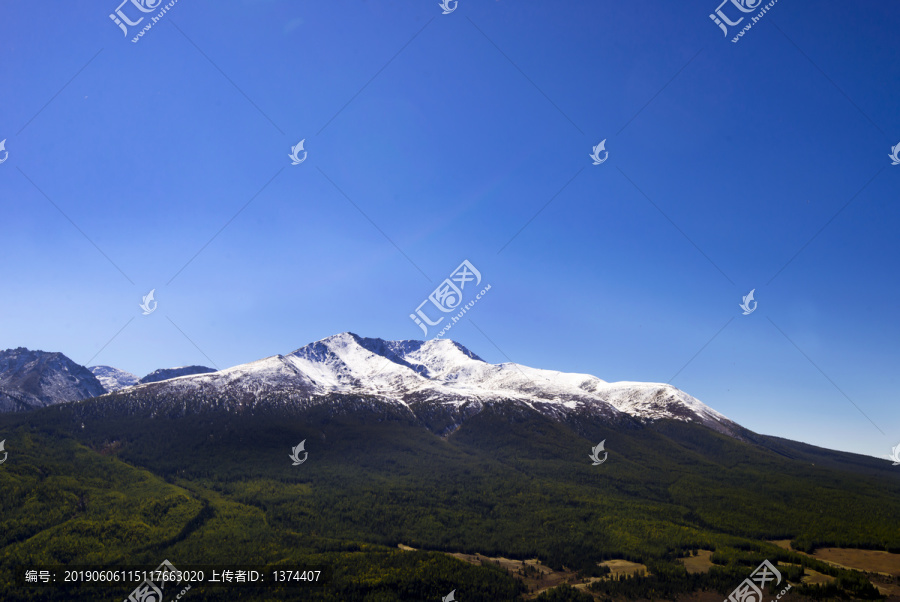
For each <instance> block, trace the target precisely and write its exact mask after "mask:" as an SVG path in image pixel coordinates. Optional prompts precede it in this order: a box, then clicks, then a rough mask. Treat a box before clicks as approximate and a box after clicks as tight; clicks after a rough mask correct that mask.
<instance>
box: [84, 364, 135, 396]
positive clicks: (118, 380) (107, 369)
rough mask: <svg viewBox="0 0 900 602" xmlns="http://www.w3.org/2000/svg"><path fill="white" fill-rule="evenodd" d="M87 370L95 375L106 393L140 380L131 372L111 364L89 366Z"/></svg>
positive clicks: (132, 384) (129, 385) (130, 385)
mask: <svg viewBox="0 0 900 602" xmlns="http://www.w3.org/2000/svg"><path fill="white" fill-rule="evenodd" d="M88 370H90V371H91V373H92V374H93V375H94V376H96V377H97V380H99V381H100V384H101V385H103V388H104V389H106V392H107V393H111V392H113V391H118V390H119V389H124V388H125V387H132V386H134V385H136V384H138V382H140V379H139V378H138V377H137V376H135V375H134V374H132V373H131V372H125V371H124V370H119V369H118V368H113V367H112V366H91V367H90V368H88Z"/></svg>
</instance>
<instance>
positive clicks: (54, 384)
mask: <svg viewBox="0 0 900 602" xmlns="http://www.w3.org/2000/svg"><path fill="white" fill-rule="evenodd" d="M105 392H106V391H105V390H104V388H103V385H102V384H101V383H100V381H99V380H97V378H96V377H95V376H94V375H93V374H91V371H90V370H88V369H87V368H85V367H84V366H81V365H78V364H76V363H75V362H73V361H72V360H70V359H69V358H67V357H66V356H65V355H63V354H62V353H54V352H46V351H31V350H29V349H25V348H24V347H19V348H17V349H7V350H5V351H0V412H11V411H22V410H30V409H33V408H40V407H44V406H48V405H53V404H57V403H65V402H68V401H79V400H82V399H88V398H91V397H97V396H98V395H103V394H104V393H105Z"/></svg>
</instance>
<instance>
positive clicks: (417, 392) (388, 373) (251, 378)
mask: <svg viewBox="0 0 900 602" xmlns="http://www.w3.org/2000/svg"><path fill="white" fill-rule="evenodd" d="M335 397H340V398H341V399H344V400H345V402H346V400H348V399H351V398H352V399H356V400H357V401H360V400H365V401H364V403H366V404H379V405H383V406H387V407H390V408H392V411H396V412H400V413H405V414H407V415H409V416H410V417H413V418H414V419H416V420H419V421H421V422H423V423H425V424H427V425H429V427H430V428H432V429H433V430H436V431H440V432H450V431H452V430H454V429H455V428H458V426H459V425H460V424H462V422H463V421H464V420H466V419H467V418H468V417H470V416H472V415H474V414H476V413H478V412H480V411H482V409H483V408H484V407H485V406H486V405H491V404H496V403H507V404H513V405H517V406H522V407H524V408H528V409H530V410H533V411H536V412H538V413H540V414H542V415H546V416H552V417H555V419H564V418H566V417H571V416H576V415H591V416H598V417H602V418H603V419H605V420H607V421H608V422H611V423H613V422H621V421H638V422H647V421H655V420H661V419H664V418H670V419H674V420H681V421H685V422H693V423H697V424H702V425H704V426H706V427H708V428H711V429H713V430H716V431H718V432H721V433H726V434H729V435H732V436H740V433H741V428H740V426H739V425H737V424H735V423H733V422H731V421H730V420H728V419H727V418H726V417H725V416H723V415H721V414H719V413H718V412H716V411H715V410H713V409H712V408H710V407H708V406H706V405H705V404H703V403H701V402H700V401H699V400H697V399H695V398H693V397H691V396H690V395H688V394H686V393H684V392H683V391H680V390H678V389H676V388H675V387H673V386H671V385H666V384H660V383H637V382H619V383H608V382H606V381H604V380H601V379H599V378H597V377H595V376H591V375H589V374H571V373H562V372H557V371H552V370H541V369H537V368H530V367H528V366H523V365H520V364H515V363H504V364H489V363H487V362H485V361H484V360H482V359H481V358H479V357H478V356H477V355H475V354H474V353H472V352H471V351H469V350H468V349H466V348H465V347H463V346H462V345H459V344H458V343H455V342H453V341H449V340H432V341H384V340H381V339H370V338H363V337H359V336H357V335H355V334H352V333H342V334H339V335H334V336H331V337H328V338H325V339H322V340H321V341H317V342H315V343H311V344H309V345H306V346H304V347H301V348H300V349H297V350H296V351H294V352H292V353H290V354H288V355H284V356H283V355H276V356H272V357H269V358H265V359H262V360H258V361H256V362H251V363H249V364H243V365H240V366H235V367H233V368H228V369H226V370H220V371H218V372H213V373H209V374H200V375H194V376H186V377H182V378H177V379H174V380H169V381H166V382H163V383H155V384H147V385H141V386H138V387H135V388H133V389H129V390H127V391H122V392H120V393H119V394H117V403H120V404H124V405H126V406H127V405H135V406H140V407H147V406H148V404H150V405H154V404H156V405H160V404H162V406H167V407H183V408H186V409H191V410H192V411H193V410H198V409H200V408H202V407H203V406H207V407H218V408H230V409H233V410H238V409H246V408H256V407H258V406H259V405H265V404H270V405H271V404H275V405H285V404H287V405H291V404H293V405H298V406H299V407H309V406H314V405H317V404H320V403H333V401H334V399H335Z"/></svg>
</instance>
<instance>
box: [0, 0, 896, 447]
mask: <svg viewBox="0 0 900 602" xmlns="http://www.w3.org/2000/svg"><path fill="white" fill-rule="evenodd" d="M136 1H137V0H136ZM151 3H152V1H151ZM89 4H90V5H91V6H90V8H87V7H86V6H87V5H86V4H82V3H71V2H68V3H61V2H60V3H34V2H26V1H24V0H7V1H6V2H4V3H3V4H2V5H0V49H2V54H3V58H2V61H0V139H4V138H5V139H6V150H7V151H8V152H9V156H8V159H7V160H6V161H5V162H4V163H2V164H0V215H2V218H0V239H2V241H3V248H4V249H5V253H4V256H5V260H4V261H3V262H2V263H0V282H2V289H0V348H5V347H18V346H24V347H29V348H32V349H43V350H48V351H62V352H63V353H65V354H66V355H68V356H69V357H71V358H72V359H73V360H75V361H76V362H78V363H82V364H86V365H96V364H107V365H112V366H116V367H119V368H122V369H125V370H128V371H131V372H134V373H136V374H138V375H143V374H146V373H148V372H150V371H152V370H154V369H156V368H161V367H170V366H178V365H185V364H205V365H211V364H212V365H215V366H216V367H219V368H224V367H228V366H232V365H236V364H239V363H244V362H248V361H252V360H255V359H258V358H261V357H265V356H269V355H273V354H276V353H288V352H290V351H292V350H294V349H296V348H298V347H301V346H303V345H305V344H307V343H309V342H311V341H314V340H318V339H320V338H323V337H326V336H329V335H332V334H336V333H339V332H343V331H352V332H355V333H357V334H360V335H363V336H369V337H381V338H385V339H416V338H422V332H421V330H419V328H418V327H417V326H416V325H415V324H414V323H413V322H412V320H410V318H409V314H410V313H411V312H412V311H413V310H414V309H415V308H416V307H417V306H418V305H419V303H421V302H422V301H423V300H424V299H426V298H427V296H428V294H429V293H431V292H432V291H433V290H434V288H435V287H436V286H437V285H438V283H439V282H440V281H441V280H443V279H444V278H446V277H447V276H448V275H449V274H450V272H451V271H452V270H453V269H454V268H455V267H456V266H457V265H459V264H460V262H461V261H462V260H464V259H468V260H469V261H471V262H472V263H473V264H474V265H475V266H476V267H477V268H478V269H479V270H480V271H481V273H482V275H483V278H484V280H483V284H485V283H490V284H491V287H492V288H491V290H490V292H489V293H488V294H487V295H486V296H485V297H484V298H483V299H482V300H480V301H479V302H478V304H477V305H475V307H473V308H472V309H471V310H470V311H469V313H468V314H466V316H465V318H464V320H463V321H462V322H461V323H459V324H457V325H456V326H454V328H453V330H452V332H451V333H449V334H448V337H449V338H453V339H455V340H458V341H459V342H461V343H462V344H464V345H466V346H467V347H468V348H470V349H471V350H472V351H474V352H475V353H477V354H478V355H480V356H481V357H482V358H484V359H485V360H487V361H490V362H495V363H498V362H504V361H515V362H519V363H522V364H526V365H530V366H535V367H542V368H548V369H554V370H561V371H568V372H585V373H590V374H594V375H596V376H598V377H600V378H603V379H605V380H608V381H616V380H638V381H653V382H672V384H674V385H676V386H678V387H679V388H681V389H683V390H685V391H687V392H689V393H690V394H692V395H694V396H695V397H697V398H699V399H700V400H701V401H703V402H705V403H707V404H708V405H710V406H712V407H713V408H715V409H717V410H719V411H720V412H722V413H724V414H725V415H727V416H728V417H730V418H732V419H733V420H736V421H737V422H739V423H741V424H743V425H744V426H746V427H748V428H750V429H753V430H755V431H757V432H761V433H766V434H772V435H778V436H782V437H787V438H790V439H795V440H800V441H805V442H809V443H813V444H815V445H820V446H824V447H829V448H834V449H841V450H849V451H856V452H860V453H866V454H870V455H876V456H884V455H886V454H888V453H889V452H890V448H891V447H892V446H894V445H897V444H898V442H900V404H898V397H897V390H898V384H900V383H898V374H900V370H898V363H900V344H898V341H900V319H898V310H897V307H896V304H897V299H898V298H900V284H898V279H897V273H898V270H897V267H898V265H897V264H898V258H900V237H898V235H897V231H898V225H900V207H898V194H897V193H898V190H900V166H892V165H891V161H890V159H889V158H888V155H889V154H890V152H891V147H892V146H893V145H895V144H898V143H900V111H898V107H900V45H898V44H897V35H896V34H897V31H898V30H900V6H898V5H897V4H896V3H883V2H876V1H874V0H867V1H865V2H859V3H845V2H838V1H823V2H818V3H815V4H809V3H798V2H789V1H786V0H782V1H781V2H778V3H776V4H775V5H774V7H773V8H772V9H771V10H770V11H769V13H768V14H766V15H765V16H764V17H763V18H762V19H761V20H760V21H759V22H758V23H757V24H755V25H754V27H753V28H752V29H750V30H749V31H748V32H747V33H746V34H745V35H744V37H743V38H741V39H740V41H739V42H738V43H732V42H731V41H730V36H729V38H725V37H723V34H722V31H721V30H720V29H718V27H716V25H715V24H714V23H713V22H712V21H711V20H710V18H709V14H710V13H711V12H713V11H714V10H715V9H716V8H717V5H718V2H717V1H716V0H711V1H707V0H689V1H686V2H678V3H672V2H661V1H650V2H641V3H631V2H629V3H626V2H611V1H598V0H589V1H578V2H575V1H572V2H557V3H550V2H546V1H539V0H519V1H516V2H511V1H509V0H496V1H485V0H482V1H480V2H475V1H474V0H459V4H458V7H457V9H456V10H455V11H454V12H453V13H451V14H448V15H442V14H441V9H440V8H439V7H438V0H422V1H417V2H396V1H382V2H360V1H350V0H329V1H328V2H325V1H320V0H302V1H297V0H290V1H289V0H283V1H276V0H244V1H234V2H228V3H222V2H208V1H206V2H204V1H198V0H191V1H190V2H188V1H186V0H182V1H180V2H178V3H176V4H175V5H174V6H173V7H172V8H171V9H170V10H169V12H168V13H167V14H166V15H164V16H163V17H162V18H161V19H160V21H159V22H158V23H157V24H155V25H154V27H153V28H152V29H150V30H149V31H148V32H147V33H146V34H145V35H144V36H143V37H142V38H140V40H139V42H138V43H132V42H131V41H130V40H131V35H129V36H128V37H125V36H124V35H123V33H122V31H121V30H120V29H119V28H118V27H117V26H116V25H115V24H114V23H113V22H112V20H110V19H109V17H108V15H109V13H112V12H113V11H114V10H115V9H116V8H117V6H118V0H112V1H110V2H108V3H104V2H99V3H97V2H92V3H89ZM723 10H727V11H729V12H728V14H730V15H735V16H736V15H737V14H739V13H738V12H736V10H735V9H734V7H732V6H731V5H730V4H729V6H728V7H725V8H723ZM123 11H125V12H126V14H128V15H131V16H132V17H131V18H133V19H134V18H136V17H137V15H139V14H141V13H139V12H138V11H137V10H136V9H135V8H134V6H133V5H132V4H131V3H129V4H128V5H127V6H124V7H123ZM152 14H155V13H151V15H152ZM732 18H735V17H732ZM148 20H149V19H145V22H144V23H141V24H140V25H139V26H137V27H134V28H132V35H133V33H135V32H136V31H137V30H138V29H139V28H140V27H141V26H143V25H144V24H145V23H146V22H147V21H148ZM746 21H747V19H745V23H746ZM743 25H744V23H742V24H741V26H743ZM734 29H735V30H736V29H738V28H734ZM301 139H305V149H306V151H308V153H309V154H308V158H307V160H306V161H305V162H303V163H302V164H300V165H297V166H292V165H291V164H290V163H291V161H290V159H289V158H288V154H289V152H290V149H291V146H293V145H295V144H297V142H299V141H300V140H301ZM603 139H606V141H607V142H606V149H607V150H608V151H609V159H608V160H607V161H606V162H605V163H603V164H602V165H599V166H594V165H592V162H591V159H590V158H589V157H588V155H589V154H590V152H591V147H592V146H594V145H596V144H597V143H599V142H600V141H601V140H603ZM0 158H2V154H0ZM523 226H524V229H523ZM483 284H482V285H483ZM150 289H156V300H157V301H158V303H159V305H158V309H157V311H155V312H154V313H152V314H150V315H148V316H144V315H142V313H141V310H140V308H139V307H138V305H139V303H140V301H141V297H142V296H143V295H145V294H147V292H149V291H150ZM751 289H755V291H756V292H755V298H756V300H757V301H758V309H757V310H756V311H755V312H754V313H752V314H750V315H748V316H744V315H742V312H741V309H740V308H739V307H738V305H739V304H740V302H741V298H742V296H743V295H746V294H747V293H748V292H749V291H750V290H751ZM466 300H468V296H467V298H466ZM854 406H857V407H854Z"/></svg>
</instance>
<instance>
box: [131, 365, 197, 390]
mask: <svg viewBox="0 0 900 602" xmlns="http://www.w3.org/2000/svg"><path fill="white" fill-rule="evenodd" d="M210 372H215V369H214V368H207V367H206V366H181V367H179V368H161V369H160V370H154V371H153V372H151V373H150V374H148V375H147V376H145V377H144V378H142V379H140V381H139V382H140V383H141V384H142V385H145V384H147V383H156V382H159V381H162V380H169V379H170V378H178V377H179V376H190V375H192V374H209V373H210Z"/></svg>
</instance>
